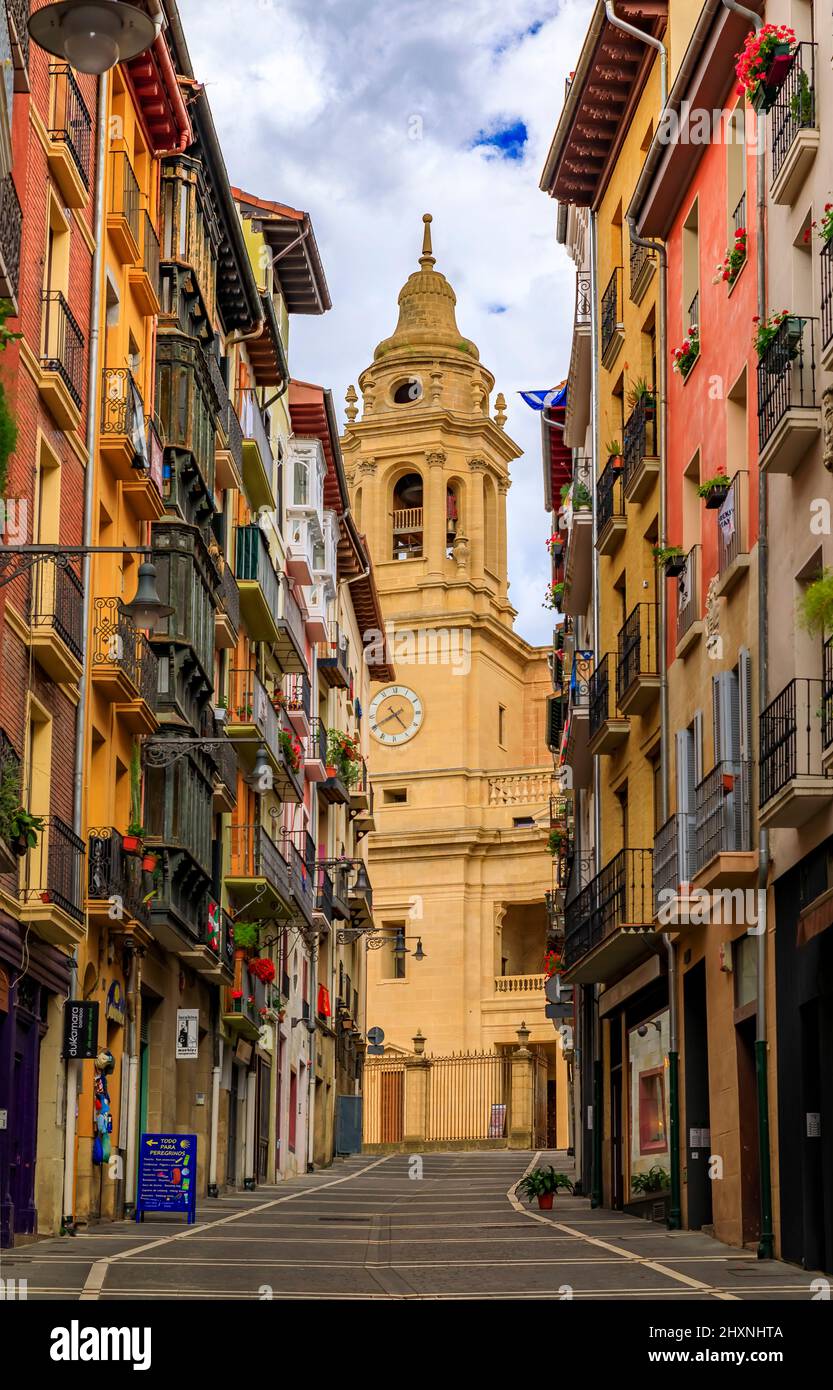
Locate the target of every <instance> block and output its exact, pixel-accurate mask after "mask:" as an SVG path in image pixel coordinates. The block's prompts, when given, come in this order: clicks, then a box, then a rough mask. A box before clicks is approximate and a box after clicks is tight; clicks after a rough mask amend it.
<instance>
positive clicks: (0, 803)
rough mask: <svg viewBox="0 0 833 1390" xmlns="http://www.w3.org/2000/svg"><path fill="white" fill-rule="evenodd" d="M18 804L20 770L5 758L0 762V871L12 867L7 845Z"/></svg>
mask: <svg viewBox="0 0 833 1390" xmlns="http://www.w3.org/2000/svg"><path fill="white" fill-rule="evenodd" d="M19 805H20V771H19V769H18V766H17V763H16V762H15V761H14V760H13V759H11V758H7V759H6V760H5V761H4V762H3V763H2V764H0V873H6V872H9V871H10V870H12V869H13V868H14V859H13V858H12V857H11V850H10V848H9V849H7V848H6V846H7V845H9V841H10V840H11V825H12V817H13V816H14V813H15V811H16V810H17V809H18V807H19Z"/></svg>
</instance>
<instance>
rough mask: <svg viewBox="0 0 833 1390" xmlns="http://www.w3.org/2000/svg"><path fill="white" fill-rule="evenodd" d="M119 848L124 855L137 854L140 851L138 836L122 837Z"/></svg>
mask: <svg viewBox="0 0 833 1390" xmlns="http://www.w3.org/2000/svg"><path fill="white" fill-rule="evenodd" d="M121 847H122V849H123V850H124V852H125V854H138V853H139V850H140V849H141V840H140V839H139V836H138V835H122V840H121Z"/></svg>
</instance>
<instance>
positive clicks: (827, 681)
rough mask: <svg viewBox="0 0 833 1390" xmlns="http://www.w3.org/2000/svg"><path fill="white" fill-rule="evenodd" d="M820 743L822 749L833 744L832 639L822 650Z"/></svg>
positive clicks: (829, 638)
mask: <svg viewBox="0 0 833 1390" xmlns="http://www.w3.org/2000/svg"><path fill="white" fill-rule="evenodd" d="M821 742H822V747H823V748H829V747H830V745H831V743H833V637H828V639H827V641H826V642H825V644H824V647H823V648H822V683H821Z"/></svg>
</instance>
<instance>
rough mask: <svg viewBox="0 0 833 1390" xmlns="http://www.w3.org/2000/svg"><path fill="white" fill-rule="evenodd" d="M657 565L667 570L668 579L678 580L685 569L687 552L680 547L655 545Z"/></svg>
mask: <svg viewBox="0 0 833 1390" xmlns="http://www.w3.org/2000/svg"><path fill="white" fill-rule="evenodd" d="M654 556H655V558H656V562H657V564H658V565H659V566H660V567H661V568H662V569H664V570H665V577H666V579H677V578H678V577H679V576H680V575H681V574H682V573H683V570H684V569H685V565H686V556H685V551H684V550H683V549H682V548H681V547H680V546H679V545H655V546H654Z"/></svg>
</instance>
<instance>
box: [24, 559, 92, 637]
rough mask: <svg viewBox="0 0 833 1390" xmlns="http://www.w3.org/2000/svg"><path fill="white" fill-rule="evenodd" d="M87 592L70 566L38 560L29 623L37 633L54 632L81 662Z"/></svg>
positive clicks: (30, 597)
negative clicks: (84, 596) (85, 594)
mask: <svg viewBox="0 0 833 1390" xmlns="http://www.w3.org/2000/svg"><path fill="white" fill-rule="evenodd" d="M83 595H84V589H83V586H82V583H81V580H80V578H79V577H78V575H77V574H76V572H75V570H74V569H71V568H70V567H69V565H61V564H53V563H52V562H51V561H48V560H38V561H36V562H35V564H34V565H33V566H32V570H31V588H30V591H29V622H30V624H31V626H32V629H33V631H35V632H38V633H41V634H43V633H48V632H52V633H54V634H55V636H56V637H59V638H60V639H61V641H62V642H63V643H64V644H65V645H66V646H67V647H68V648H69V650H70V651H71V652H72V655H73V656H74V657H75V659H76V660H77V661H80V660H81V652H82V645H83V636H84V603H83Z"/></svg>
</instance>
